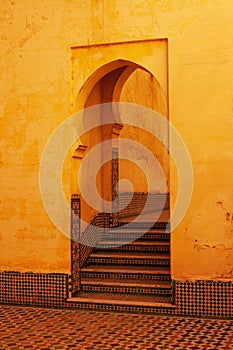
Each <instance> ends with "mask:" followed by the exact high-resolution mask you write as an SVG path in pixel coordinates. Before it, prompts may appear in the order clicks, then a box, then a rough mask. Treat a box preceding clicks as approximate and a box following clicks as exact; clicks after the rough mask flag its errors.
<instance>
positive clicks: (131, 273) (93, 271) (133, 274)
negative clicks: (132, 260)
mask: <svg viewBox="0 0 233 350" xmlns="http://www.w3.org/2000/svg"><path fill="white" fill-rule="evenodd" d="M99 278H101V279H110V280H113V279H114V280H118V281H119V280H120V281H122V280H126V279H127V280H144V281H148V280H153V281H170V280H171V276H170V268H169V267H152V266H112V265H109V266H104V265H88V266H87V267H84V268H82V269H81V280H83V279H99Z"/></svg>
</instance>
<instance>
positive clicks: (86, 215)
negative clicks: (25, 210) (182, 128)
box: [71, 59, 170, 223]
mask: <svg viewBox="0 0 233 350" xmlns="http://www.w3.org/2000/svg"><path fill="white" fill-rule="evenodd" d="M109 102H110V103H111V102H128V103H134V104H137V105H142V106H145V107H148V108H150V109H152V110H154V111H157V112H159V113H160V114H161V115H162V116H164V118H167V119H168V101H167V97H166V93H165V92H164V91H163V89H162V87H161V85H160V83H159V81H158V80H157V79H156V77H155V76H154V75H153V74H152V73H151V72H150V71H149V70H148V69H147V68H145V67H143V66H141V65H139V64H137V63H135V62H132V61H128V60H124V59H118V60H115V61H111V62H109V63H107V64H104V65H102V66H100V67H99V68H98V69H97V70H96V71H95V72H93V73H92V74H91V75H90V76H89V78H88V79H87V80H86V81H85V83H84V84H83V86H82V88H81V89H80V91H79V93H78V96H77V99H76V103H75V110H76V111H78V110H81V109H83V110H84V114H83V123H84V124H85V123H90V124H91V120H92V119H91V118H99V119H100V123H101V118H102V117H103V116H102V111H101V105H102V104H105V103H109ZM95 105H98V106H99V108H98V109H97V113H95V115H94V116H90V115H88V113H85V111H88V107H91V106H95ZM105 113H106V111H105ZM108 113H109V116H110V118H111V120H112V122H111V123H110V124H108V125H102V126H101V127H98V128H94V129H93V130H91V131H89V132H88V133H86V134H85V135H83V136H82V137H81V138H80V139H79V140H77V143H76V145H75V152H74V153H75V154H76V155H77V154H78V156H76V157H73V165H72V173H73V174H76V173H77V172H78V169H79V168H80V165H81V162H82V159H83V157H84V156H85V154H87V153H88V152H89V151H90V150H91V149H92V148H93V147H95V146H96V145H97V144H101V143H103V142H104V141H106V140H111V141H112V149H114V151H115V152H116V147H115V141H114V140H115V139H116V138H118V137H122V138H128V139H131V140H134V141H136V142H138V143H139V144H143V145H144V146H145V147H147V148H148V149H149V150H150V151H151V152H152V153H153V154H154V155H155V157H156V158H157V159H158V161H159V163H160V164H161V166H162V169H163V172H164V174H165V177H166V182H167V189H166V190H165V189H164V187H162V185H161V183H160V180H159V178H160V176H161V174H160V170H159V169H151V171H152V172H153V176H155V177H157V179H158V181H157V183H158V185H157V187H156V188H154V191H155V193H156V192H157V193H163V192H165V191H167V192H169V183H170V181H169V154H168V150H167V149H165V148H164V146H163V145H162V144H161V142H160V141H158V140H157V139H156V138H154V137H152V135H149V134H148V133H147V132H146V131H144V129H143V127H144V126H145V123H146V122H147V120H146V117H145V116H142V115H140V112H139V115H138V118H141V120H142V125H141V128H140V129H137V128H136V127H133V126H127V125H123V123H122V121H121V118H120V113H118V111H116V110H114V109H112V108H109V111H108ZM136 129H137V130H136ZM161 132H166V133H167V136H166V137H168V133H169V130H166V131H164V130H162V131H161ZM112 149H111V150H109V152H112ZM117 152H118V154H119V165H118V168H117V169H118V174H117V175H116V174H115V175H113V174H112V164H111V162H108V163H106V164H104V165H103V166H102V168H101V170H100V171H99V172H98V174H97V177H96V186H97V189H98V192H99V194H100V196H101V197H102V198H103V199H105V200H107V201H111V200H112V199H113V196H114V195H113V192H114V188H115V185H116V183H117V182H118V180H121V179H128V181H129V182H130V183H132V184H133V191H134V192H135V193H139V194H140V193H146V192H147V181H146V178H145V175H144V174H143V172H142V171H141V169H139V168H138V167H137V166H135V164H133V162H130V161H125V160H121V159H120V154H121V150H120V149H118V150H117ZM130 152H134V153H135V154H136V157H138V158H140V157H141V163H142V167H143V162H145V161H146V159H143V157H142V155H141V154H140V152H141V151H140V150H138V149H137V147H135V148H134V149H131V150H129V159H130ZM100 153H101V152H100ZM100 157H101V154H100ZM94 166H95V159H91V157H90V167H89V171H90V174H91V172H92V171H95V169H94ZM89 171H88V173H89ZM114 176H115V177H114ZM72 179H73V182H72V184H71V192H72V193H78V194H80V195H81V193H80V189H79V184H78V183H77V179H76V177H75V176H72ZM114 182H115V183H114ZM88 183H89V180H88V174H87V176H86V186H87V187H88ZM121 183H122V182H121ZM118 191H119V193H120V194H121V193H122V194H123V193H127V192H129V188H128V187H127V182H125V183H123V185H122V186H121V187H120V188H118ZM80 198H81V199H80V201H81V208H82V209H81V216H82V219H83V220H84V221H85V222H87V223H88V222H90V221H91V220H92V219H93V217H94V216H95V215H96V214H97V212H96V211H95V210H94V209H93V208H92V207H91V206H89V205H88V203H86V202H85V200H83V199H82V195H81V196H80ZM103 211H104V208H103Z"/></svg>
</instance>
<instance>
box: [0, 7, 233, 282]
mask: <svg viewBox="0 0 233 350" xmlns="http://www.w3.org/2000/svg"><path fill="white" fill-rule="evenodd" d="M232 7H233V5H232V3H231V1H228V0H225V1H223V0H214V1H212V0H200V1H191V0H185V1H184V0H176V1H171V0H164V1H154V0H150V1H145V0H140V1H139V0H136V1H130V2H126V1H124V0H114V1H113V0H111V1H68V0H59V1H57V0H52V1H43V0H40V1H39V0H34V1H31V0H18V1H3V2H2V3H1V37H0V40H1V58H0V59H1V73H2V78H1V82H0V84H1V85H0V86H1V94H0V96H1V103H0V128H1V153H0V154H1V159H0V164H1V177H0V181H1V187H0V188H1V197H0V198H1V209H0V210H1V211H0V220H1V226H0V246H1V254H0V269H1V270H18V271H35V272H36V271H43V272H70V243H69V240H68V238H66V237H64V236H63V235H62V234H61V233H60V232H58V230H57V229H56V228H55V227H54V226H53V224H52V223H51V222H50V220H49V218H48V217H47V214H46V212H45V210H44V208H43V205H42V202H41V197H40V192H39V181H38V171H39V164H40V159H41V155H42V152H43V149H44V146H45V144H46V142H47V140H48V138H49V136H50V135H51V133H52V131H53V130H54V129H55V128H56V127H57V126H58V125H59V124H60V123H61V122H62V121H63V120H65V119H66V118H68V117H69V115H70V114H71V113H73V112H74V111H76V110H77V109H78V108H82V107H83V106H84V104H85V102H86V98H85V97H87V96H86V95H85V93H86V92H85V89H84V90H82V91H81V93H80V95H79V98H80V99H79V100H78V93H79V91H80V89H81V88H82V86H83V84H84V83H85V81H86V80H87V79H88V77H89V76H90V75H91V74H92V73H94V72H95V71H96V70H97V69H98V68H100V67H101V66H102V65H104V64H107V63H108V62H110V61H113V60H118V59H125V60H129V61H133V62H135V63H137V64H139V65H141V66H143V67H144V68H146V69H147V70H148V71H150V72H151V73H152V74H153V75H154V77H155V78H156V79H157V81H158V82H159V84H160V85H161V87H162V89H163V91H164V94H165V96H166V98H167V97H168V101H169V119H170V121H171V122H172V124H173V125H174V126H175V127H176V128H177V130H178V131H179V132H180V134H181V135H182V137H183V139H184V141H185V142H186V145H187V147H188V149H189V152H190V155H191V159H192V162H193V167H194V189H193V196H192V201H191V204H190V207H189V209H188V211H187V214H186V215H185V217H184V219H183V221H182V222H181V224H180V225H179V227H177V229H176V230H175V232H173V234H172V251H171V254H172V277H173V278H174V279H180V280H185V279H226V280H233V230H232V224H233V219H232V215H233V214H232V212H233V208H232V202H233V201H232V198H233V193H232V175H233V174H232V165H233V159H232V143H233V141H232V126H233V125H232V120H233V119H232V87H233V83H232V78H231V77H232V68H233V67H232V51H231V45H232V33H233V30H232V15H233V8H232ZM161 38H162V39H167V40H161V41H159V40H157V41H156V40H155V39H161ZM147 39H153V40H152V41H146V40H147ZM138 40H145V41H141V42H137V41H138ZM127 41H134V42H133V43H132V44H129V43H125V44H122V45H120V44H118V45H113V46H112V45H102V46H98V45H97V46H92V47H87V46H86V45H88V44H90V45H92V44H105V43H106V44H108V43H113V42H127ZM82 45H83V46H82ZM81 46H82V47H81ZM71 47H72V49H71ZM97 80H98V79H97ZM135 94H136V92H135ZM176 179H177V176H176V170H175V169H174V167H171V172H170V183H171V188H170V190H171V199H172V206H173V205H174V197H175V193H176V192H177V181H176ZM66 191H69V185H68V184H67V183H66Z"/></svg>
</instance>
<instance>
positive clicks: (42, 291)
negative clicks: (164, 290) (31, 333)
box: [0, 271, 233, 318]
mask: <svg viewBox="0 0 233 350" xmlns="http://www.w3.org/2000/svg"><path fill="white" fill-rule="evenodd" d="M172 288H173V300H172V303H173V304H175V305H176V308H174V309H172V308H161V307H140V308H139V307H137V306H132V305H131V306H129V305H128V306H127V305H126V306H122V305H112V306H111V305H108V304H107V303H105V302H104V301H103V303H102V304H94V303H90V302H88V301H87V302H86V303H83V304H81V303H75V302H72V301H71V302H67V299H68V298H69V297H70V293H71V276H69V275H68V274H62V273H33V272H18V271H2V272H0V303H1V304H17V305H28V306H29V305H30V306H42V307H62V308H77V309H87V308H88V309H91V310H104V311H119V312H122V311H126V312H144V313H154V314H167V315H169V314H170V315H177V316H178V315H179V316H198V317H214V318H215V317H221V318H233V282H230V281H229V282H224V281H195V282H192V281H185V282H180V281H173V287H172Z"/></svg>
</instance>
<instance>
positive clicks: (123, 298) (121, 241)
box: [71, 213, 175, 313]
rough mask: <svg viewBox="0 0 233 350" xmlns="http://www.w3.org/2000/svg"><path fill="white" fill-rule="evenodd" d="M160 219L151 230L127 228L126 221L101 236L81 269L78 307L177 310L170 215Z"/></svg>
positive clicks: (139, 226)
mask: <svg viewBox="0 0 233 350" xmlns="http://www.w3.org/2000/svg"><path fill="white" fill-rule="evenodd" d="M164 217H165V219H164ZM161 218H162V219H161ZM161 218H160V219H159V220H158V221H157V222H156V223H155V224H154V225H153V226H152V227H151V223H149V222H146V221H144V222H140V223H136V224H134V223H129V224H128V225H127V226H125V224H126V223H127V220H126V219H125V220H124V221H122V222H120V225H119V227H116V228H113V229H111V230H109V231H108V232H105V233H104V234H102V236H101V239H100V241H99V243H98V246H97V247H96V248H95V249H94V250H93V251H92V253H91V254H90V256H89V258H88V260H87V262H86V264H85V266H84V267H83V268H82V269H81V291H80V292H79V293H78V294H77V296H76V297H74V298H72V299H71V301H73V302H75V303H78V304H79V306H80V308H92V309H93V308H94V309H103V310H117V311H140V312H156V313H169V311H171V309H173V308H174V307H175V306H174V305H173V304H172V285H171V275H170V233H169V232H167V230H166V227H167V220H166V215H165V214H164V213H163V215H161Z"/></svg>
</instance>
